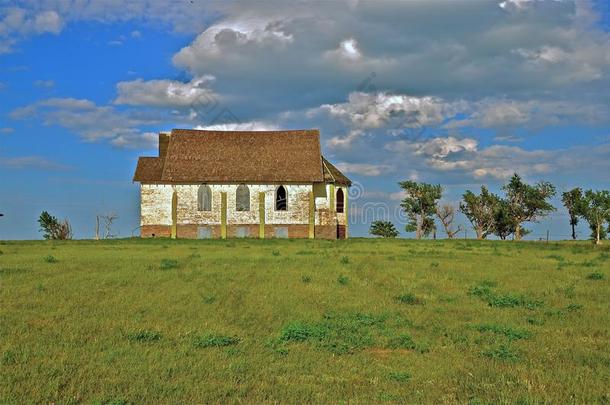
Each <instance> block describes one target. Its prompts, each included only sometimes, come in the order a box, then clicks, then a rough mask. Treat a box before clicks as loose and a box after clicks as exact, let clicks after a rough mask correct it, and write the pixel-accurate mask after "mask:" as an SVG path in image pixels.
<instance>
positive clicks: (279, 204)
mask: <svg viewBox="0 0 610 405" xmlns="http://www.w3.org/2000/svg"><path fill="white" fill-rule="evenodd" d="M287 207H288V194H287V193H286V189H285V188H284V186H279V187H278V188H277V190H275V210H276V211H286V209H287Z"/></svg>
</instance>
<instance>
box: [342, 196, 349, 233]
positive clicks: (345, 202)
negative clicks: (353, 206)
mask: <svg viewBox="0 0 610 405" xmlns="http://www.w3.org/2000/svg"><path fill="white" fill-rule="evenodd" d="M348 194H349V193H348V192H347V188H346V189H344V190H343V215H345V239H347V238H348V235H349V232H348V230H349V215H348V213H349V211H348V210H347V195H348Z"/></svg>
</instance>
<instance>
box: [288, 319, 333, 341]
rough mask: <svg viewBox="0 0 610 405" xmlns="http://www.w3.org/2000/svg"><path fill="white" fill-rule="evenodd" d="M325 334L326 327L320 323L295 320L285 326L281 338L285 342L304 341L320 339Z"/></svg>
mask: <svg viewBox="0 0 610 405" xmlns="http://www.w3.org/2000/svg"><path fill="white" fill-rule="evenodd" d="M325 335H326V331H325V329H324V328H323V327H321V326H319V325H310V324H306V323H302V322H293V323H289V324H288V325H286V326H284V328H283V329H282V331H281V333H280V340H282V341H284V342H290V341H293V342H303V341H306V340H311V339H314V340H320V339H322V338H323V337H324V336H325Z"/></svg>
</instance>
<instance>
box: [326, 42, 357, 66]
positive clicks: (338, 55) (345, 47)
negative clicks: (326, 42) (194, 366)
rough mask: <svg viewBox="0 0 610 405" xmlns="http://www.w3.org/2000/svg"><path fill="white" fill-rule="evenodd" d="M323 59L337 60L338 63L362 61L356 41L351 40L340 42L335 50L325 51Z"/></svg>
mask: <svg viewBox="0 0 610 405" xmlns="http://www.w3.org/2000/svg"><path fill="white" fill-rule="evenodd" d="M325 57H327V58H330V59H333V60H338V61H340V62H347V63H353V62H358V61H360V60H361V59H362V52H361V51H360V48H359V45H358V41H356V40H355V39H353V38H350V39H346V40H344V41H341V43H340V44H339V46H338V47H337V49H334V50H332V51H327V52H326V53H325Z"/></svg>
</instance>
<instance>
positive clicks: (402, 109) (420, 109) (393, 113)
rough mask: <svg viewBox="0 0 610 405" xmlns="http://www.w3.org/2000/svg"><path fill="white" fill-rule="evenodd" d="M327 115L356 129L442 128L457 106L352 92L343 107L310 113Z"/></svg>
mask: <svg viewBox="0 0 610 405" xmlns="http://www.w3.org/2000/svg"><path fill="white" fill-rule="evenodd" d="M318 111H321V112H326V113H328V114H329V115H330V116H332V117H335V118H339V119H342V120H344V121H346V122H347V123H348V124H349V125H350V126H353V127H357V128H364V129H370V128H380V127H382V126H388V125H389V124H390V123H391V122H394V123H395V124H396V125H397V126H399V127H422V126H427V125H438V124H441V123H442V122H443V121H444V120H445V119H447V117H449V116H453V115H455V113H456V112H457V106H456V105H454V104H451V103H446V102H444V101H443V100H441V99H439V98H436V97H428V96H426V97H414V96H408V95H404V94H389V93H386V92H378V93H375V94H369V93H362V92H353V93H350V95H349V97H348V101H347V102H346V103H338V104H324V105H322V106H320V107H318V108H317V109H314V110H311V111H310V114H311V113H315V112H318Z"/></svg>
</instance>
